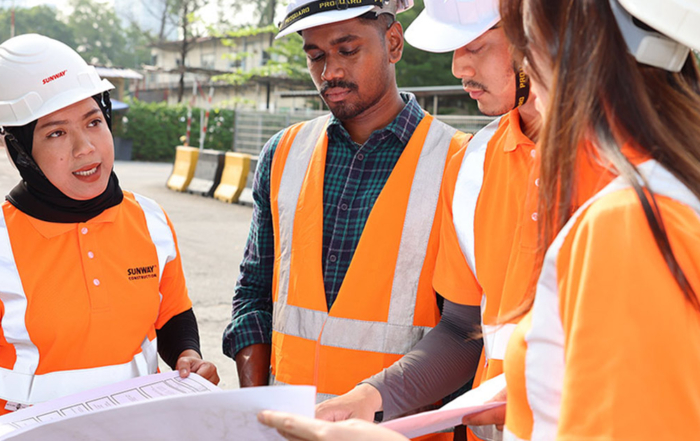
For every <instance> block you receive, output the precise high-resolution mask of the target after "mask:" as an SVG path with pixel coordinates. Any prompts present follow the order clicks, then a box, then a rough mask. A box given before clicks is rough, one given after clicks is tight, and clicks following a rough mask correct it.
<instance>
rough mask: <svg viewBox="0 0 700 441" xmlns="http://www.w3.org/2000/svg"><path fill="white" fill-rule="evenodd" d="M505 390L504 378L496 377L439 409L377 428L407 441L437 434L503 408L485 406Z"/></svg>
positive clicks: (386, 423) (392, 421)
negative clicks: (469, 416) (407, 439)
mask: <svg viewBox="0 0 700 441" xmlns="http://www.w3.org/2000/svg"><path fill="white" fill-rule="evenodd" d="M505 387H506V379H505V375H499V376H498V377H495V378H492V379H490V380H488V381H485V382H484V383H483V384H482V385H481V386H479V387H477V388H476V389H472V390H470V391H469V392H467V393H465V394H464V395H462V396H460V397H458V398H456V399H455V400H454V401H452V402H450V403H448V404H446V405H444V406H443V407H441V408H440V409H437V410H431V411H429V412H423V413H419V414H416V415H410V416H407V417H403V418H397V419H395V420H391V421H387V422H385V423H382V424H381V425H382V426H384V427H386V428H387V429H391V430H394V431H396V432H399V433H401V434H403V435H405V436H407V437H409V438H415V437H418V436H422V435H427V434H429V433H435V432H439V431H441V430H444V429H447V428H450V427H454V426H457V425H459V424H462V418H463V417H465V416H467V415H471V414H474V413H478V412H482V411H484V410H488V409H493V408H496V407H499V406H505V404H506V403H505V402H503V401H501V402H489V401H491V400H492V399H493V398H494V397H495V396H496V395H497V394H498V393H499V392H500V391H502V390H503V389H504V388H505Z"/></svg>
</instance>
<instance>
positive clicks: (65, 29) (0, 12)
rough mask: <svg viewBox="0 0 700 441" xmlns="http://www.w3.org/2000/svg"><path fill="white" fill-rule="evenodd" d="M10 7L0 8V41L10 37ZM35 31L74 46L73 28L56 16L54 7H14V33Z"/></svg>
mask: <svg viewBox="0 0 700 441" xmlns="http://www.w3.org/2000/svg"><path fill="white" fill-rule="evenodd" d="M11 20H12V10H11V9H0V42H2V41H5V40H7V39H8V38H10V25H11ZM30 33H37V34H42V35H46V36H47V37H51V38H55V39H56V40H59V41H62V42H64V43H66V44H67V45H68V46H71V47H75V46H76V45H75V37H74V35H73V29H72V28H71V27H70V26H68V25H67V24H66V23H64V22H62V21H61V20H59V18H58V13H57V11H56V8H54V7H53V6H47V5H40V6H34V7H33V8H16V9H15V35H22V34H30Z"/></svg>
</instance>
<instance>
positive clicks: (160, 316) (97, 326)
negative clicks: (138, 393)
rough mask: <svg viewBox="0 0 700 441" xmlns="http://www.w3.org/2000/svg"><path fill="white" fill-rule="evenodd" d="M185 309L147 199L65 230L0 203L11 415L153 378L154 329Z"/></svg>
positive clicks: (2, 365) (3, 356) (3, 376)
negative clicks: (129, 381) (93, 390)
mask: <svg viewBox="0 0 700 441" xmlns="http://www.w3.org/2000/svg"><path fill="white" fill-rule="evenodd" d="M125 247H126V248H125ZM115 254H119V255H118V256H115ZM59 256H60V257H59ZM57 259H61V261H57ZM132 267H134V268H132ZM134 274H138V275H134ZM191 305H192V304H191V302H190V300H189V298H188V297H187V290H186V287H185V284H184V278H183V277H182V268H181V264H180V260H179V256H178V251H177V243H176V240H175V236H174V233H173V231H172V229H171V225H170V223H169V221H168V219H167V217H166V215H165V212H164V211H163V210H162V209H161V208H160V206H159V205H158V204H156V203H155V202H154V201H152V200H150V199H148V198H145V197H143V196H140V195H132V194H130V193H127V192H125V194H124V201H123V202H122V203H121V204H120V205H118V206H116V207H113V208H111V209H109V210H106V211H105V212H104V213H102V214H101V215H99V216H97V217H96V218H94V219H90V220H89V221H87V222H84V223H75V224H53V223H49V222H43V221H39V220H37V219H34V218H31V217H29V216H27V215H26V214H24V213H22V212H20V211H19V210H17V209H16V208H15V207H13V206H11V205H9V204H7V203H6V204H4V205H3V206H2V207H0V319H1V320H0V321H1V326H0V404H1V405H2V407H5V402H4V401H5V400H6V401H8V403H9V404H8V406H15V407H13V408H12V409H16V408H19V407H21V406H22V405H31V404H36V403H39V402H43V401H48V400H51V399H55V398H59V397H62V396H65V395H69V394H72V393H77V392H80V391H83V390H87V389H91V388H95V387H99V386H103V385H106V384H110V383H114V382H118V381H122V380H126V379H129V378H133V377H137V376H141V375H148V374H152V373H155V372H157V369H158V358H157V357H158V354H157V343H156V333H155V330H156V329H157V328H159V327H160V326H162V325H163V324H164V323H165V321H167V320H168V319H169V318H170V317H172V316H173V315H176V314H179V313H180V312H182V311H184V310H187V309H189V308H191ZM124 314H127V316H124ZM68 317H70V318H68ZM122 319H123V323H122V322H120V320H122ZM117 331H118V332H117ZM75 332H81V333H84V334H82V335H75ZM12 409H10V407H8V408H7V409H4V410H12ZM4 410H3V409H0V414H2V413H4Z"/></svg>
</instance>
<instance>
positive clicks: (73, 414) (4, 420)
mask: <svg viewBox="0 0 700 441" xmlns="http://www.w3.org/2000/svg"><path fill="white" fill-rule="evenodd" d="M315 394H316V391H315V389H314V388H313V387H310V386H284V387H258V388H247V389H240V390H231V391H222V390H221V389H219V388H217V387H216V386H214V385H213V384H211V383H209V382H208V381H206V380H205V379H203V378H202V377H199V376H198V375H194V374H193V375H190V377H188V378H186V379H184V380H183V379H180V378H179V376H178V374H177V372H168V373H164V374H156V375H151V376H147V377H140V378H135V379H133V380H128V381H126V382H122V383H117V384H115V385H111V386H108V387H105V388H99V389H95V390H92V391H87V392H84V393H80V394H76V395H72V396H70V397H65V398H61V399H58V400H53V401H50V402H47V403H43V404H40V405H37V406H34V407H30V408H27V409H23V410H21V411H18V412H14V413H12V414H8V415H5V416H3V417H0V440H3V441H4V440H12V441H30V440H32V441H33V440H38V439H51V440H52V441H74V440H97V439H99V440H101V441H117V440H119V441H122V440H161V439H162V440H166V439H167V440H169V441H170V440H174V441H178V440H183V441H192V440H198V439H205V440H213V441H214V440H232V439H235V440H244V441H245V440H270V441H272V440H281V439H282V438H281V437H280V436H279V435H278V434H277V432H276V431H274V430H273V429H270V428H268V427H265V426H263V425H262V424H260V423H258V421H257V418H256V415H257V413H258V412H259V411H260V410H263V409H273V410H282V411H286V412H292V413H296V414H300V415H305V416H308V417H313V415H314V405H315Z"/></svg>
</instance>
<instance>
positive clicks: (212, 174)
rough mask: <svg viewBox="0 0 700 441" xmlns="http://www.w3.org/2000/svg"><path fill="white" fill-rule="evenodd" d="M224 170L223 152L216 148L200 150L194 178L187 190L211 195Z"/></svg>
mask: <svg viewBox="0 0 700 441" xmlns="http://www.w3.org/2000/svg"><path fill="white" fill-rule="evenodd" d="M223 170H224V152H220V151H218V150H200V151H199V159H198V160H197V168H196V169H195V171H194V178H192V182H190V185H189V187H187V191H188V192H189V193H194V194H199V195H202V196H213V195H214V190H216V187H218V186H219V182H221V173H222V172H223Z"/></svg>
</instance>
